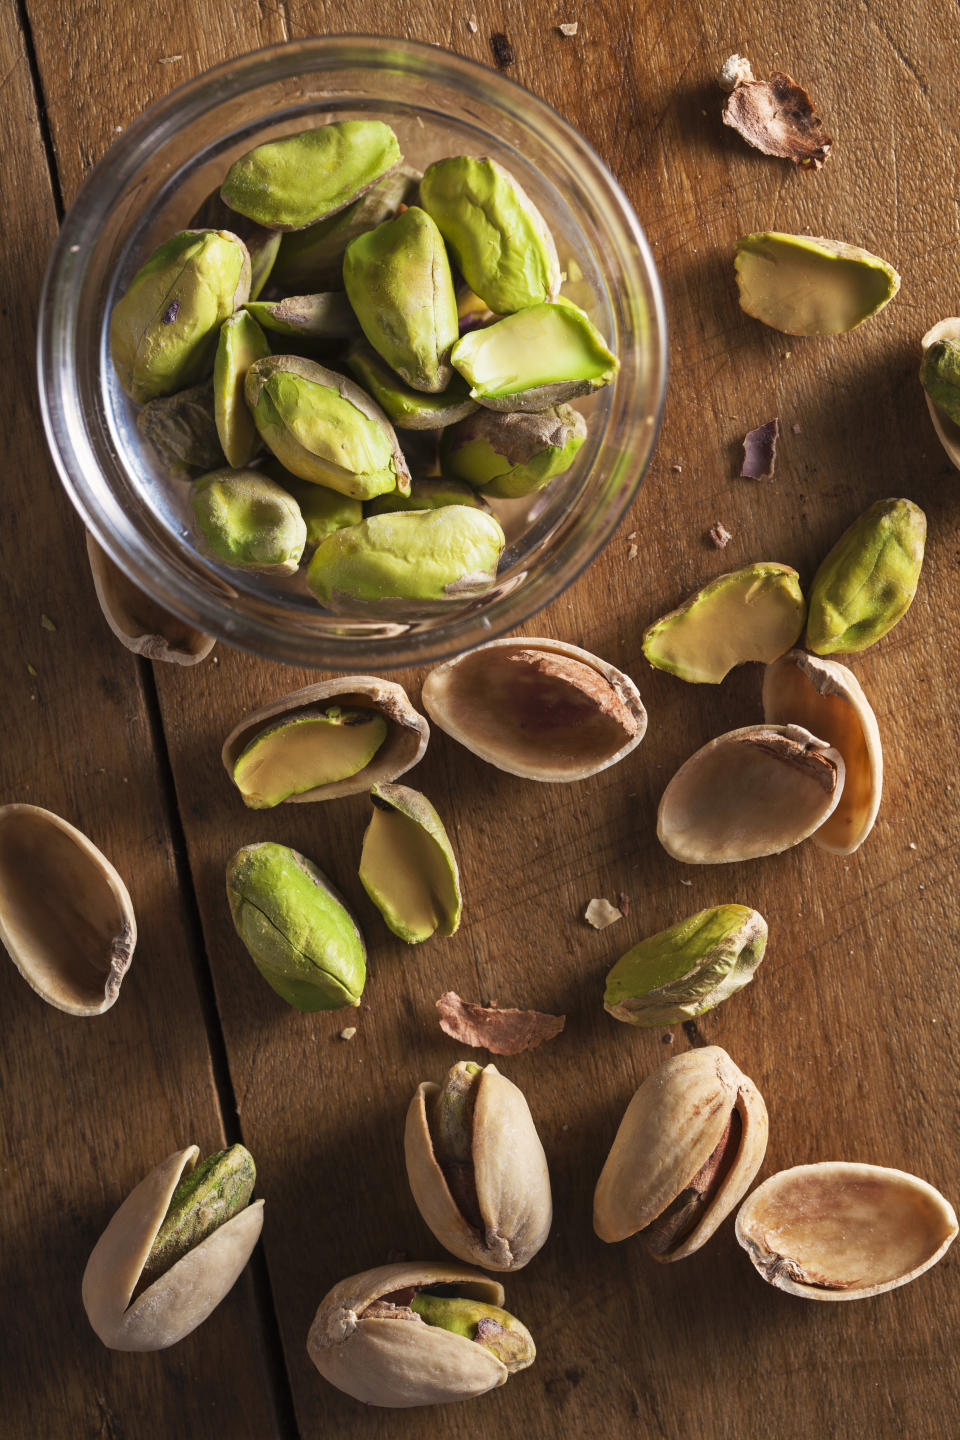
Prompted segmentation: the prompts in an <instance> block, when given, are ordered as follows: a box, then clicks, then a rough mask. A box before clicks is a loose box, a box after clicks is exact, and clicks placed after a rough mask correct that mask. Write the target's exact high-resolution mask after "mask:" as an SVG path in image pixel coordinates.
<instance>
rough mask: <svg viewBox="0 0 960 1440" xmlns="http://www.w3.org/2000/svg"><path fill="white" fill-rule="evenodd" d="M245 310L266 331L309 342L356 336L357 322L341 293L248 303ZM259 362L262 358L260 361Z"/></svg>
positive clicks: (287, 297) (332, 292)
mask: <svg viewBox="0 0 960 1440" xmlns="http://www.w3.org/2000/svg"><path fill="white" fill-rule="evenodd" d="M244 309H245V310H246V311H247V312H248V313H249V314H250V315H252V316H253V318H254V320H256V322H257V324H258V325H262V326H263V328H264V330H272V331H275V332H276V333H277V334H278V335H299V336H302V337H303V338H305V339H307V340H345V339H348V338H349V337H350V336H351V335H355V334H356V333H357V320H356V316H355V315H354V313H353V311H352V310H351V308H350V303H349V301H348V300H347V297H346V296H345V295H344V294H343V292H342V291H339V290H332V291H330V292H329V293H327V294H318V295H287V296H285V297H284V298H283V299H282V300H257V301H254V302H250V301H248V302H247V304H246V305H245V306H244ZM258 358H259V357H258Z"/></svg>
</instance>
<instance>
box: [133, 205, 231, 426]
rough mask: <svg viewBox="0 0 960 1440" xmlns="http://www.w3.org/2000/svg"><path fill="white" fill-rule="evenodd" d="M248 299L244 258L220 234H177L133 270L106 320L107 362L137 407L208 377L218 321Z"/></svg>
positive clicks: (226, 236) (223, 232)
mask: <svg viewBox="0 0 960 1440" xmlns="http://www.w3.org/2000/svg"><path fill="white" fill-rule="evenodd" d="M249 293H250V256H249V255H248V253H247V247H246V246H245V245H244V243H243V241H242V240H240V239H238V238H237V236H236V235H234V234H232V233H231V232H230V231H228V230H182V231H181V232H180V234H179V235H174V237H173V239H172V240H167V241H166V242H165V244H163V245H161V246H160V248H159V249H158V250H155V251H154V253H153V254H152V255H151V256H150V259H149V260H148V261H147V263H146V264H145V265H144V266H142V268H141V269H140V270H138V271H137V273H136V275H135V276H134V277H133V279H132V281H131V282H130V287H129V289H128V290H127V291H126V293H125V294H124V296H123V298H122V299H121V300H118V302H117V304H116V305H115V306H114V307H113V311H112V312H111V315H110V358H111V359H112V361H113V364H114V368H115V369H116V372H117V376H118V378H119V380H120V384H121V385H122V386H123V388H124V390H126V392H127V394H128V395H130V396H131V397H132V398H133V399H134V400H137V401H139V402H141V403H142V402H143V401H145V400H152V399H154V397H155V396H157V395H169V394H171V393H172V392H173V391H174V390H182V389H183V388H184V387H185V386H187V385H194V384H195V383H196V382H197V381H198V380H200V379H202V377H203V375H204V374H205V373H206V372H208V371H209V369H210V366H211V365H212V363H213V352H214V351H215V349H216V347H217V336H218V334H219V331H220V326H221V324H222V322H223V321H224V320H225V319H226V318H227V316H228V315H232V314H233V312H234V310H236V309H237V308H238V306H240V305H242V304H243V302H244V301H245V300H246V298H247V296H248V295H249Z"/></svg>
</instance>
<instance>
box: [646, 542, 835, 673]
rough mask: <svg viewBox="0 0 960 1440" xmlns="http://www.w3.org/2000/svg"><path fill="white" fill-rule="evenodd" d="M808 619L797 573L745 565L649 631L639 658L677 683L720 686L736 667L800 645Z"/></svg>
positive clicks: (784, 567)
mask: <svg viewBox="0 0 960 1440" xmlns="http://www.w3.org/2000/svg"><path fill="white" fill-rule="evenodd" d="M806 615H807V602H806V601H805V600H804V598H803V592H802V591H801V589H800V577H799V576H798V574H797V572H796V570H791V568H790V566H789V565H778V564H776V563H774V562H772V561H770V562H766V561H765V562H761V563H759V564H755V565H746V566H744V568H743V569H742V570H733V571H731V572H730V573H729V574H726V575H718V576H717V578H716V579H715V580H711V581H710V583H709V585H705V586H704V587H703V589H702V590H698V591H697V592H696V594H695V595H691V596H690V597H689V598H688V599H686V600H685V601H684V602H683V604H682V605H680V606H679V607H678V608H677V609H676V610H671V611H670V613H669V614H667V615H663V616H661V618H660V619H659V620H655V621H654V622H653V624H652V625H648V626H647V628H646V630H645V631H644V632H643V653H644V655H645V656H646V657H647V659H648V660H649V662H650V664H651V665H654V666H656V668H657V669H658V670H667V671H669V673H670V674H671V675H676V676H678V677H679V679H681V680H689V681H692V682H693V683H694V684H701V685H704V684H705V685H719V684H720V682H721V681H722V680H723V679H724V678H725V677H726V676H727V675H728V674H729V673H730V671H731V670H732V669H733V668H734V667H735V666H736V665H743V664H746V663H747V661H750V660H764V661H770V660H776V659H777V657H778V656H780V655H783V654H784V652H785V651H787V650H789V649H790V647H791V645H795V644H796V642H797V641H798V640H799V638H800V635H801V634H802V632H803V622H804V620H805V619H806Z"/></svg>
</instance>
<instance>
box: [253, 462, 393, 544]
mask: <svg viewBox="0 0 960 1440" xmlns="http://www.w3.org/2000/svg"><path fill="white" fill-rule="evenodd" d="M263 468H264V470H265V471H266V472H267V474H268V475H269V476H270V479H271V480H276V482H277V484H278V485H282V486H283V488H284V490H286V492H287V494H288V495H292V496H293V498H294V500H296V502H297V504H298V505H299V507H300V514H301V515H302V516H303V523H304V524H305V525H306V527H307V546H306V548H308V549H309V550H313V549H314V548H315V547H316V546H317V545H319V544H320V541H321V540H325V539H326V537H327V536H328V535H332V534H333V532H334V530H343V529H345V528H346V527H347V526H348V525H359V524H360V521H361V520H362V519H363V503H362V502H361V501H360V500H354V499H353V498H352V497H351V496H350V495H341V494H340V492H339V490H328V489H327V487H326V485H317V484H315V483H314V482H313V481H312V480H301V479H300V477H299V476H298V475H291V474H290V471H289V470H287V469H285V467H284V466H283V465H281V464H280V461H279V460H277V459H274V458H271V459H269V460H268V461H267V463H266V464H265V465H264V467H263ZM394 494H399V491H394Z"/></svg>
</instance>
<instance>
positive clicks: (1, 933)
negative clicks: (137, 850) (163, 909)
mask: <svg viewBox="0 0 960 1440" xmlns="http://www.w3.org/2000/svg"><path fill="white" fill-rule="evenodd" d="M0 941H2V942H3V945H4V946H5V947H6V951H7V954H8V955H9V956H10V959H11V960H12V961H13V963H14V965H16V967H17V969H18V970H19V971H20V974H21V975H22V976H23V978H24V980H26V982H27V984H28V985H29V986H30V988H31V989H32V990H35V991H36V992H37V994H38V995H39V996H40V997H41V999H43V1000H46V1001H47V1003H48V1004H50V1005H54V1006H56V1008H57V1009H58V1010H64V1011H66V1013H67V1014H68V1015H102V1014H103V1012H104V1011H105V1010H109V1009H110V1006H111V1005H112V1004H113V1003H114V1001H115V1000H116V998H117V996H118V995H119V993H120V984H121V981H122V980H123V977H124V975H125V974H126V972H127V969H128V968H129V965H130V962H131V960H132V959H133V951H134V947H135V945H136V943H137V922H136V918H135V917H134V913H133V904H132V903H131V900H130V895H129V893H128V891H127V887H126V885H124V883H123V881H122V880H121V879H120V876H119V875H118V874H117V872H116V870H115V869H114V868H113V866H112V865H111V864H110V861H109V860H108V859H107V858H106V856H105V855H102V854H101V853H100V851H99V850H98V849H97V847H96V846H95V845H94V844H92V843H91V842H90V841H89V840H88V839H87V837H86V835H84V834H82V833H81V832H80V831H79V830H75V829H74V827H73V826H72V825H68V824H67V822H66V820H61V818H60V816H59V815H54V814H53V813H52V812H51V811H50V810H41V809H40V807H39V806H38V805H2V806H0Z"/></svg>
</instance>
